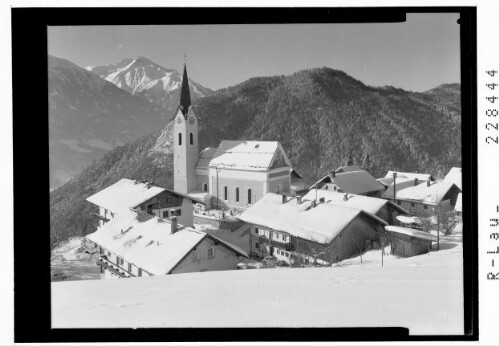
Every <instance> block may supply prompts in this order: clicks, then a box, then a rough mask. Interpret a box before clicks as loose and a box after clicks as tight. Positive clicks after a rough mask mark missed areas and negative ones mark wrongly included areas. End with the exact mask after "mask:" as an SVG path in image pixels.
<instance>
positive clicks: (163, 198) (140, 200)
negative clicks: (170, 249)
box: [87, 178, 204, 227]
mask: <svg viewBox="0 0 499 346" xmlns="http://www.w3.org/2000/svg"><path fill="white" fill-rule="evenodd" d="M87 201H88V202H90V203H93V204H95V205H96V206H98V207H99V214H98V215H95V216H96V217H97V218H98V219H99V226H103V225H104V224H105V223H106V222H107V221H109V220H111V219H113V218H114V217H115V216H116V215H118V214H121V213H122V212H123V211H125V212H126V211H128V210H130V209H134V210H137V211H143V212H146V213H148V214H150V215H155V216H157V217H158V218H165V219H166V218H170V217H172V216H175V217H177V219H178V221H179V223H181V224H182V225H185V226H191V227H192V225H193V222H192V219H193V218H192V213H193V203H204V202H203V201H200V200H197V199H195V198H193V197H191V196H189V195H185V194H183V193H180V192H177V191H172V190H168V189H165V188H162V187H159V186H154V185H153V184H152V183H151V182H147V181H143V182H141V181H137V180H130V179H125V178H124V179H121V180H120V181H118V182H116V183H114V184H113V185H111V186H108V187H107V188H105V189H103V190H101V191H99V192H97V193H96V194H94V195H92V196H90V197H88V198H87Z"/></svg>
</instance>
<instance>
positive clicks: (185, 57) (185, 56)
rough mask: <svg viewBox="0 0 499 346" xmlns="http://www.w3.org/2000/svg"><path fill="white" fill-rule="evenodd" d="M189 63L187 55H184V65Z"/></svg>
mask: <svg viewBox="0 0 499 346" xmlns="http://www.w3.org/2000/svg"><path fill="white" fill-rule="evenodd" d="M186 62H187V54H185V53H184V64H185V63H186Z"/></svg>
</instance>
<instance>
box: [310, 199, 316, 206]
mask: <svg viewBox="0 0 499 346" xmlns="http://www.w3.org/2000/svg"><path fill="white" fill-rule="evenodd" d="M316 205H317V204H316V202H315V199H313V200H312V201H311V203H310V206H311V207H312V208H315V206H316Z"/></svg>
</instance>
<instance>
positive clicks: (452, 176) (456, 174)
mask: <svg viewBox="0 0 499 346" xmlns="http://www.w3.org/2000/svg"><path fill="white" fill-rule="evenodd" d="M444 180H445V181H448V182H450V183H454V184H456V186H457V187H458V188H460V189H462V186H463V184H462V172H461V167H452V168H451V169H450V171H449V173H447V175H446V176H445V178H444Z"/></svg>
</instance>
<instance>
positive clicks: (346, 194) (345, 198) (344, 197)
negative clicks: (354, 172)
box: [343, 193, 348, 201]
mask: <svg viewBox="0 0 499 346" xmlns="http://www.w3.org/2000/svg"><path fill="white" fill-rule="evenodd" d="M343 200H344V201H348V193H345V195H344V196H343Z"/></svg>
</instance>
